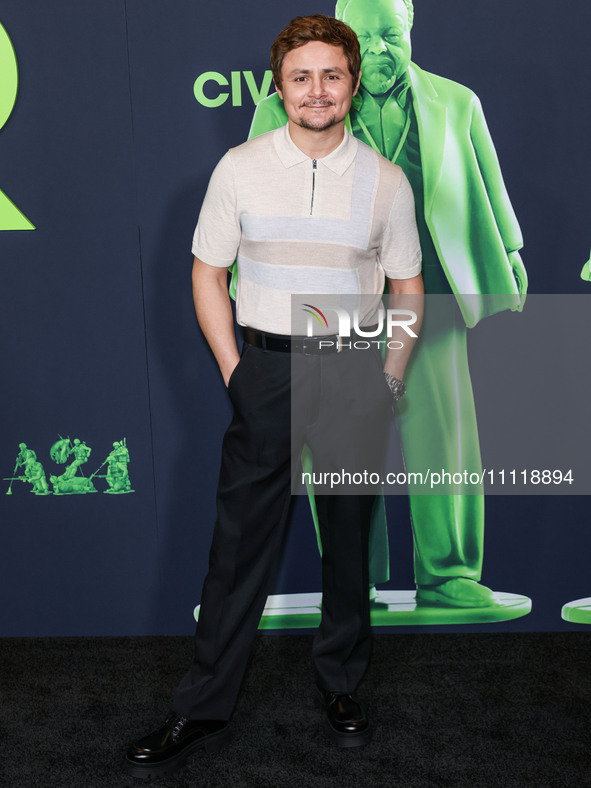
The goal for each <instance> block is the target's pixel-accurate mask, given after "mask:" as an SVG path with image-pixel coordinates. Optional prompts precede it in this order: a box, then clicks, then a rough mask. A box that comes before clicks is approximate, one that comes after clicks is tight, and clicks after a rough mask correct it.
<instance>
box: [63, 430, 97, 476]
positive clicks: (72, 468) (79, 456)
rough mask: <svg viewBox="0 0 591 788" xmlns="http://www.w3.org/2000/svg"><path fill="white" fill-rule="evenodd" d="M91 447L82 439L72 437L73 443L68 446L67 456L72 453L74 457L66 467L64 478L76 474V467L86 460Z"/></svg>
mask: <svg viewBox="0 0 591 788" xmlns="http://www.w3.org/2000/svg"><path fill="white" fill-rule="evenodd" d="M91 451H92V449H91V448H90V447H89V446H87V445H86V443H85V442H84V441H80V439H79V438H74V445H73V446H72V447H71V448H70V450H69V452H68V456H69V455H71V454H73V455H74V459H73V460H72V462H71V463H70V464H69V465H68V467H67V468H66V470H65V472H64V474H63V478H64V480H67V479H71V478H72V477H73V476H75V475H76V472H77V470H78V468H79V467H80V466H81V465H84V463H85V462H86V461H87V460H88V458H89V457H90V452H91Z"/></svg>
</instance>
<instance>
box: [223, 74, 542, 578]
mask: <svg viewBox="0 0 591 788" xmlns="http://www.w3.org/2000/svg"><path fill="white" fill-rule="evenodd" d="M408 79H409V80H410V95H411V97H412V109H413V111H414V120H415V121H416V127H417V130H418V139H419V148H420V171H421V175H422V184H421V186H422V193H423V200H422V204H419V202H417V223H418V225H419V231H420V232H421V243H422V245H423V247H424V250H426V249H427V248H431V249H433V248H434V250H435V253H436V257H435V255H433V260H432V262H434V264H433V265H428V264H427V265H425V267H424V269H423V277H424V280H425V292H426V293H454V294H455V298H456V301H457V305H458V307H459V308H455V307H454V308H453V309H452V310H450V309H449V308H448V307H447V308H446V309H444V310H443V313H440V314H433V312H435V313H437V312H438V310H437V309H434V310H431V317H430V314H429V304H427V310H426V315H425V321H424V324H423V328H422V331H421V337H420V339H419V342H418V343H417V346H416V348H415V350H414V353H413V357H412V358H411V361H410V363H409V367H408V369H407V372H406V375H405V380H406V382H407V387H408V394H407V396H406V397H405V399H404V400H403V401H402V402H403V404H402V405H401V407H400V422H401V436H402V446H403V453H404V458H405V464H406V469H407V471H409V472H412V471H419V470H424V469H426V468H438V469H445V470H449V471H451V472H452V473H453V472H454V470H461V471H463V470H469V471H470V472H473V471H474V472H479V469H481V461H480V447H479V441H478V429H477V424H476V414H475V408H474V399H473V394H472V384H471V381H470V373H469V369H468V357H467V341H466V340H467V337H466V327H472V326H474V325H476V323H477V322H478V321H479V320H480V319H482V318H483V317H486V316H488V315H491V314H494V313H495V312H498V311H501V310H502V309H507V308H510V309H520V308H521V307H522V305H523V299H524V298H525V291H526V287H527V276H526V273H525V268H524V266H523V263H522V261H521V258H520V256H519V251H518V250H519V249H520V248H521V246H522V244H523V241H522V236H521V232H520V229H519V225H518V223H517V219H516V217H515V214H514V212H513V209H512V207H511V203H510V201H509V197H508V194H507V190H506V188H505V184H504V181H503V177H502V174H501V170H500V166H499V162H498V158H497V155H496V151H495V148H494V145H493V142H492V139H491V137H490V134H489V131H488V128H487V125H486V121H485V118H484V114H483V111H482V107H481V105H480V101H479V99H478V97H477V96H476V95H475V94H474V93H473V92H472V91H471V90H469V89H468V88H466V87H464V86H463V85H459V84H458V83H456V82H452V81H450V80H448V79H445V78H443V77H439V76H436V75H434V74H430V73H428V72H425V71H422V70H421V69H420V68H419V67H418V66H416V65H415V64H412V63H411V64H410V66H409V68H408ZM371 101H372V99H371V96H369V94H367V93H365V92H364V90H363V87H361V89H360V91H359V94H358V96H356V97H355V99H354V104H353V107H352V109H351V113H350V116H349V122H350V126H349V127H350V129H351V130H352V131H353V134H354V135H355V136H356V137H358V138H359V139H361V140H362V141H364V142H365V143H367V144H370V145H372V147H374V148H376V149H377V150H378V151H379V152H380V153H382V154H384V155H387V153H388V152H387V151H386V150H385V147H384V144H383V139H384V137H385V135H384V134H383V128H377V127H376V123H377V124H378V125H380V126H381V124H382V119H383V118H384V117H386V118H387V115H388V107H387V102H388V101H392V102H393V101H395V98H394V96H393V95H391V96H389V97H388V99H387V100H386V105H384V107H382V108H381V110H380V111H379V117H373V118H372V117H371V112H370V104H371ZM286 122H287V115H286V113H285V110H284V108H283V102H282V101H281V100H280V98H279V96H278V95H277V94H272V95H270V96H268V97H267V98H266V99H263V101H261V102H260V103H259V104H258V105H257V108H256V111H255V115H254V118H253V121H252V126H251V130H250V135H249V136H250V137H253V136H257V135H258V134H262V133H264V132H267V131H270V130H272V129H274V128H277V127H278V126H281V125H284V124H285V123H286ZM374 131H376V132H379V134H378V133H375V134H374ZM376 139H379V140H380V141H381V142H382V144H379V143H378V144H376ZM401 166H403V165H402V162H401ZM403 169H404V166H403ZM406 174H407V176H408V177H409V180H410V181H411V185H413V188H415V185H414V184H413V178H412V177H411V173H409V172H406ZM418 191H419V190H416V191H415V198H416V195H417V192H418ZM421 210H422V212H423V214H422V215H421ZM427 233H428V237H426V234H427ZM428 262H429V261H428V260H427V263H428ZM234 273H235V272H234ZM234 278H235V277H234ZM233 285H234V286H235V282H233ZM491 294H494V295H495V296H496V297H495V298H492V297H490V295H491ZM499 294H500V295H502V296H504V297H502V298H499V297H498V295H499ZM448 304H449V301H448ZM409 492H410V495H409V501H410V510H411V517H412V524H413V536H414V551H415V561H414V565H415V579H416V582H417V585H431V584H437V583H441V582H443V581H445V580H446V579H449V578H452V577H467V578H470V579H472V580H476V581H478V580H480V577H481V572H482V553H483V536H484V499H483V495H482V494H481V493H482V490H481V489H478V490H475V492H477V493H479V494H474V495H463V494H441V495H439V494H438V495H424V494H421V493H420V492H419V491H418V489H410V490H409ZM312 508H313V509H314V507H313V501H312ZM374 515H375V516H374V521H373V526H372V535H371V545H370V547H371V550H370V577H371V580H372V582H374V583H379V582H385V581H386V580H387V579H388V547H387V529H386V521H385V508H384V506H383V501H381V502H380V504H378V505H377V506H376V509H375V511H374Z"/></svg>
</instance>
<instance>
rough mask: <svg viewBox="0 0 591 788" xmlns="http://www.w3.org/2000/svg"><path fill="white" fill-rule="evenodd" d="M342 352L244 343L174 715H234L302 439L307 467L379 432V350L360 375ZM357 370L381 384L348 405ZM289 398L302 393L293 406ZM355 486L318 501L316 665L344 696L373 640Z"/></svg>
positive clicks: (364, 499)
mask: <svg viewBox="0 0 591 788" xmlns="http://www.w3.org/2000/svg"><path fill="white" fill-rule="evenodd" d="M346 355H347V354H346V353H345V352H343V353H339V354H333V355H329V356H306V357H303V356H302V357H300V358H297V359H296V358H295V357H292V356H290V354H289V353H282V352H276V351H268V350H262V349H259V348H255V347H252V346H250V345H245V347H244V350H243V353H242V357H241V360H240V363H239V364H238V366H237V367H236V369H235V371H234V372H233V374H232V376H231V378H230V382H229V386H228V392H229V395H230V398H231V401H232V404H233V406H234V414H233V418H232V422H231V424H230V426H229V428H228V430H227V432H226V434H225V436H224V442H223V448H222V466H221V471H220V477H219V484H218V490H217V521H216V524H215V529H214V535H213V543H212V547H211V552H210V558H209V571H208V574H207V576H206V579H205V582H204V586H203V592H202V597H201V608H200V614H199V621H198V623H197V629H196V633H195V659H194V663H193V664H192V666H191V668H190V669H189V671H188V672H187V673H186V674H185V676H184V677H183V679H182V680H181V682H180V684H179V686H178V687H177V690H176V692H175V696H174V701H173V708H174V710H175V711H176V712H177V713H178V714H181V715H182V716H185V717H188V718H192V719H229V717H230V715H231V713H232V710H233V708H234V705H235V702H236V697H237V695H238V691H239V689H240V684H241V681H242V678H243V675H244V671H245V668H246V663H247V660H248V655H249V652H250V648H251V645H252V641H253V639H254V636H255V634H256V630H257V626H258V623H259V621H260V617H261V614H262V611H263V608H264V606H265V602H266V598H267V595H268V594H269V592H270V590H271V585H272V581H273V579H274V575H275V572H276V570H277V566H278V564H279V560H280V557H281V550H282V546H283V543H284V540H285V536H286V529H287V525H288V512H289V507H290V501H291V481H292V466H293V465H294V463H293V462H292V460H293V458H294V457H297V458H299V456H300V452H301V447H302V446H303V443H304V442H306V443H308V445H309V446H310V448H311V449H312V452H313V454H314V457H315V459H314V462H315V467H317V466H316V454H315V447H316V448H318V456H320V455H322V456H323V457H326V458H327V461H328V463H329V465H330V463H333V465H334V467H337V465H338V464H339V463H340V462H341V461H342V458H343V456H344V455H349V456H350V455H351V454H352V453H353V454H354V453H355V449H354V446H355V443H356V441H357V442H358V443H359V444H363V445H366V444H367V440H366V439H367V436H368V429H374V426H370V427H368V424H369V425H377V424H378V423H379V422H380V421H381V422H382V433H383V431H384V430H383V419H384V418H385V416H384V414H385V413H386V412H389V408H390V404H391V401H390V398H389V396H388V392H387V388H386V384H385V382H384V381H383V379H382V378H381V372H380V366H381V363H380V359H379V355H377V354H375V353H373V351H371V352H369V353H365V355H364V357H363V358H361V359H360V361H361V364H362V367H363V370H361V371H360V370H359V368H358V365H354V367H355V368H354V369H350V370H349V369H347V367H348V366H350V364H349V361H350V360H351V359H352V357H353V354H348V355H349V358H348V359H347V361H346V363H345V364H343V360H344V357H345V356H346ZM294 362H295V364H294ZM292 367H293V368H292ZM360 374H361V376H362V377H361V380H363V379H366V378H367V379H369V378H372V380H373V383H375V381H376V379H378V374H379V386H378V388H377V389H376V387H375V385H373V383H372V387H371V391H370V392H369V397H370V401H368V399H367V396H368V392H367V391H365V392H363V395H362V396H361V397H358V398H357V399H358V400H359V403H361V404H359V403H358V404H357V405H355V404H353V405H352V404H351V401H352V395H351V390H352V389H353V388H355V385H357V387H359V381H360V377H359V376H360ZM349 378H350V379H349ZM292 395H293V397H295V398H296V399H297V401H298V407H297V409H295V411H297V412H295V411H294V412H293V413H292V407H291V402H292ZM372 398H373V399H372ZM353 399H355V398H354V397H353ZM352 409H353V410H352ZM355 411H357V412H355ZM343 413H344V414H345V416H343ZM362 436H363V438H364V439H365V440H364V441H361V437H362ZM376 439H377V440H379V436H378V434H377V431H376ZM352 447H353V448H352ZM362 454H363V452H362ZM335 455H336V457H335ZM356 461H358V462H361V464H363V463H364V462H365V461H366V460H365V459H364V458H363V457H361V458H358V459H357V460H356ZM326 467H329V466H326ZM362 492H363V493H364V494H353V495H351V494H337V495H329V494H320V495H317V497H316V505H317V510H318V519H319V526H320V533H321V539H322V545H323V553H322V592H323V596H322V615H321V624H320V627H319V629H318V631H317V634H316V636H315V638H314V645H313V657H314V665H315V671H316V677H317V681H318V683H319V685H320V686H322V687H324V688H325V689H327V690H332V691H336V692H343V693H345V692H352V691H353V690H354V689H355V687H356V686H357V684H358V683H359V681H360V679H361V677H362V676H363V674H364V672H365V670H366V668H367V665H368V661H369V655H370V647H371V631H370V613H369V594H368V586H369V578H368V535H369V526H370V519H371V509H372V506H373V502H374V499H375V492H376V490H372V489H369V488H366V489H363V490H362Z"/></svg>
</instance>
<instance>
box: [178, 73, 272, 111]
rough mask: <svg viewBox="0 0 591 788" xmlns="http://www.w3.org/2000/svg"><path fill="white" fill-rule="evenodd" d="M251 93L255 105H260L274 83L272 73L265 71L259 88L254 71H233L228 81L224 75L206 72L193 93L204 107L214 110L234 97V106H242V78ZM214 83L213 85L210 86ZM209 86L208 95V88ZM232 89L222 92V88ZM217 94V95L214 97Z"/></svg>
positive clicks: (200, 75) (196, 81)
mask: <svg viewBox="0 0 591 788" xmlns="http://www.w3.org/2000/svg"><path fill="white" fill-rule="evenodd" d="M243 77H244V82H245V83H246V87H247V88H248V92H249V93H250V97H251V98H252V102H253V104H258V103H259V101H261V99H264V98H265V96H266V95H267V94H268V93H269V90H270V88H271V83H272V82H273V75H272V74H271V72H270V71H265V73H264V75H263V79H262V82H261V87H260V89H259V87H258V86H257V83H256V80H255V78H254V74H253V73H252V71H232V73H231V74H230V79H229V80H228V78H227V77H225V76H224V75H223V74H220V73H219V72H217V71H204V72H203V74H199V76H198V77H197V79H196V80H195V83H194V85H193V93H194V95H195V98H196V99H197V101H198V102H199V103H200V104H202V105H203V106H204V107H209V108H210V109H214V108H215V107H221V105H222V104H225V103H226V101H227V100H228V99H229V97H230V95H231V96H232V106H233V107H241V106H242V78H243ZM208 83H213V84H208ZM206 85H207V93H208V94H209V95H206V92H205V91H206V88H205V86H206ZM228 87H229V88H230V89H229V90H220V88H228ZM212 94H215V95H212Z"/></svg>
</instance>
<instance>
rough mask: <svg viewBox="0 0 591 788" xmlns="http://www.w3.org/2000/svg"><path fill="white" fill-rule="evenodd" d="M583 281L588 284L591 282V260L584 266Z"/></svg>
mask: <svg viewBox="0 0 591 788" xmlns="http://www.w3.org/2000/svg"><path fill="white" fill-rule="evenodd" d="M581 279H584V280H585V281H586V282H591V258H589V260H587V262H586V263H585V265H584V266H583V270H582V271H581Z"/></svg>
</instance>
